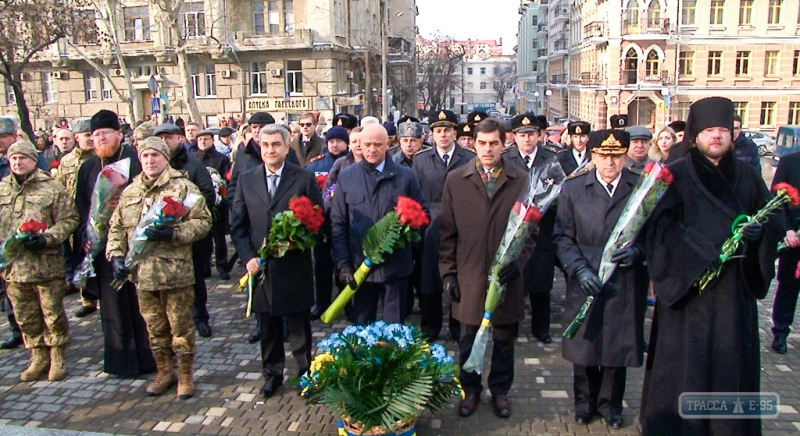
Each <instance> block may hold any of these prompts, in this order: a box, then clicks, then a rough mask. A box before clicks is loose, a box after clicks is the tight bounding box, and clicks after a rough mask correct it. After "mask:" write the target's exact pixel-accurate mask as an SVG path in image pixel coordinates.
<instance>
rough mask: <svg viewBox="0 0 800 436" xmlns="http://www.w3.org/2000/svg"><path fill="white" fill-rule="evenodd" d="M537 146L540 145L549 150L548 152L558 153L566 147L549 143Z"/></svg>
mask: <svg viewBox="0 0 800 436" xmlns="http://www.w3.org/2000/svg"><path fill="white" fill-rule="evenodd" d="M539 147H542V148H543V149H545V150H547V151H549V152H550V153H555V154H559V153H563V152H565V151H567V149H566V148H558V147H556V146H555V145H550V144H542V145H540V146H539Z"/></svg>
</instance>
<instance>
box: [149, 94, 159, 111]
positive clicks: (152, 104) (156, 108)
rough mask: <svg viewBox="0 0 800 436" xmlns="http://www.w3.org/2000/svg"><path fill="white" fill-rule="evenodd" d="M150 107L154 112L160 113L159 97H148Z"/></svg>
mask: <svg viewBox="0 0 800 436" xmlns="http://www.w3.org/2000/svg"><path fill="white" fill-rule="evenodd" d="M150 107H151V108H152V109H153V113H154V114H160V113H161V99H160V98H158V97H153V98H151V99H150Z"/></svg>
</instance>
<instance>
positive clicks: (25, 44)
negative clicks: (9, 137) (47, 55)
mask: <svg viewBox="0 0 800 436" xmlns="http://www.w3.org/2000/svg"><path fill="white" fill-rule="evenodd" d="M82 7H85V3H84V0H0V23H2V24H0V76H2V77H3V78H4V79H5V82H6V84H7V85H8V86H10V87H11V89H12V90H13V91H14V97H15V100H16V103H17V114H18V115H19V120H20V128H21V129H22V130H23V131H24V132H25V133H27V134H28V135H29V136H30V137H31V138H33V137H34V135H33V125H32V124H31V118H30V110H29V108H28V102H27V100H26V99H25V93H24V92H23V89H22V82H23V70H25V68H26V67H28V66H29V65H30V63H31V62H35V61H37V60H38V59H37V57H38V56H39V55H40V54H41V53H42V52H43V51H44V50H45V49H47V48H48V47H50V46H51V45H52V44H54V43H55V42H56V41H58V40H59V39H61V38H65V37H67V36H69V35H70V34H71V33H72V32H73V31H74V29H75V24H76V21H75V20H76V16H77V15H76V14H75V11H76V10H79V9H81V8H82Z"/></svg>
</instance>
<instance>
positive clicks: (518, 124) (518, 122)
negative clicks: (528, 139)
mask: <svg viewBox="0 0 800 436" xmlns="http://www.w3.org/2000/svg"><path fill="white" fill-rule="evenodd" d="M545 129H547V125H543V124H542V119H541V118H539V117H537V116H536V115H534V114H532V113H525V114H519V115H517V116H515V117H514V118H512V119H511V130H512V131H513V132H514V133H524V132H533V131H536V130H545Z"/></svg>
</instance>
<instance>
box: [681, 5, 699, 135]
mask: <svg viewBox="0 0 800 436" xmlns="http://www.w3.org/2000/svg"><path fill="white" fill-rule="evenodd" d="M696 12H697V0H683V7H681V24H686V25H690V26H693V25H694V24H695V13H696ZM681 119H683V118H681Z"/></svg>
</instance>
